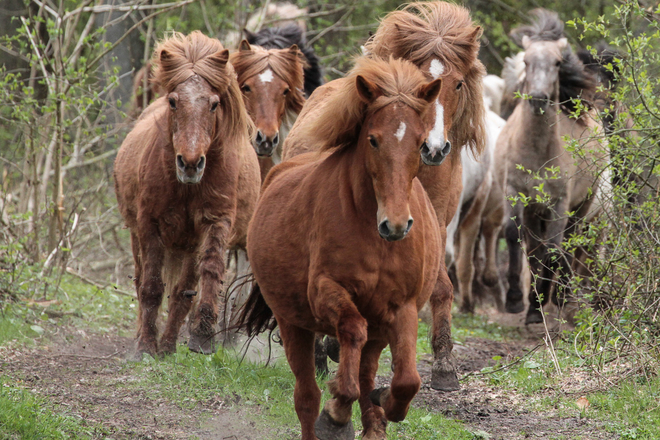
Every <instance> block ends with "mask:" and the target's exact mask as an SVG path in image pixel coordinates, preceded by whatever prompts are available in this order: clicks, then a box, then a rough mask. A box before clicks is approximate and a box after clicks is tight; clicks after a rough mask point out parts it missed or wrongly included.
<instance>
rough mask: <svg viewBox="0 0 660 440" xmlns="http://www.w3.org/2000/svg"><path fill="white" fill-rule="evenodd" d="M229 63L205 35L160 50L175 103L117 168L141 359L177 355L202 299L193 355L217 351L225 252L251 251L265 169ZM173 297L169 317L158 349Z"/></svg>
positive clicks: (176, 39)
mask: <svg viewBox="0 0 660 440" xmlns="http://www.w3.org/2000/svg"><path fill="white" fill-rule="evenodd" d="M228 59H229V53H228V51H227V50H225V49H224V48H223V47H222V44H220V42H219V41H217V40H215V39H211V38H208V37H205V36H204V35H203V34H201V33H200V32H193V33H192V34H190V35H188V36H184V35H182V34H175V35H174V36H172V37H171V38H169V39H167V40H165V41H163V42H161V43H160V44H159V45H158V46H157V47H156V50H155V54H154V62H155V64H156V66H157V67H156V72H155V81H156V84H158V85H159V86H160V87H162V89H163V90H165V91H166V93H167V94H166V95H165V96H163V97H162V98H159V99H158V100H156V101H155V102H154V103H153V104H151V105H150V106H149V107H148V108H146V109H145V110H144V112H143V113H142V116H141V117H140V119H139V120H138V121H137V123H136V125H135V128H134V129H133V130H132V131H131V132H130V133H129V135H128V136H127V137H126V139H125V140H124V143H123V144H122V146H121V148H120V150H119V153H118V155H117V160H116V161H115V190H116V193H117V201H118V202H119V209H120V211H121V214H122V216H123V217H124V220H125V221H126V225H127V226H128V227H129V228H130V230H131V245H132V248H133V257H134V259H135V288H136V289H137V293H138V298H139V309H138V336H137V349H136V352H137V354H138V355H140V354H142V353H148V354H151V355H155V354H156V353H158V352H163V353H171V352H174V351H175V350H176V340H177V336H178V333H179V330H180V328H181V324H182V323H183V321H184V319H185V318H186V315H187V314H188V312H189V311H190V309H191V306H192V304H193V299H194V297H195V295H196V293H197V290H198V289H199V290H200V291H201V292H200V295H199V296H200V300H199V304H198V306H197V310H196V312H195V314H194V316H193V317H192V318H191V337H190V340H189V342H188V345H189V347H190V348H191V349H192V350H195V351H202V352H204V353H209V352H211V351H213V349H214V344H213V342H214V335H215V327H216V324H217V321H218V311H219V310H218V296H219V295H220V293H221V292H222V290H223V286H222V284H223V280H224V276H225V264H224V258H225V250H226V249H228V248H232V247H242V248H245V245H246V232H247V225H248V222H249V220H250V217H251V215H252V212H253V211H254V207H255V206H256V201H257V197H258V194H259V186H260V181H259V168H258V166H259V165H258V163H257V158H256V154H255V153H254V150H253V149H252V147H251V146H250V139H249V130H250V127H251V122H250V120H249V117H248V115H247V112H246V111H245V107H244V105H243V99H242V97H241V92H240V90H239V88H238V82H237V81H236V79H235V73H234V71H233V68H232V67H231V65H230V64H228V62H227V61H228ZM163 277H165V281H167V282H166V283H164V282H163ZM198 283H199V288H198ZM165 287H167V293H168V298H169V317H168V320H167V324H166V327H165V331H164V333H163V335H162V338H161V340H160V344H158V343H157V340H156V337H157V329H156V317H157V315H158V309H159V307H160V304H161V302H162V298H163V293H164V292H165ZM224 311H225V310H224V304H222V303H221V304H220V315H221V316H224ZM222 324H224V323H221V325H222Z"/></svg>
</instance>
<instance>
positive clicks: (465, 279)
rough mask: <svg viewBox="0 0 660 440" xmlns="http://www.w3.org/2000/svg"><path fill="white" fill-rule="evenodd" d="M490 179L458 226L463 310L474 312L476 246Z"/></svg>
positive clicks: (457, 266)
mask: <svg viewBox="0 0 660 440" xmlns="http://www.w3.org/2000/svg"><path fill="white" fill-rule="evenodd" d="M489 191H490V181H489V180H486V181H485V182H484V183H482V184H481V186H480V187H479V190H478V191H477V193H476V195H475V197H474V201H473V202H472V206H470V208H469V209H468V212H467V213H466V215H465V218H464V219H463V221H462V222H461V224H460V225H459V227H458V233H459V234H460V238H459V251H458V258H457V259H456V275H457V277H458V287H459V292H461V312H463V313H474V296H473V294H472V280H473V278H474V247H475V243H476V242H477V239H478V238H479V229H480V228H481V216H482V214H483V211H484V207H485V205H486V201H487V198H488V192H489Z"/></svg>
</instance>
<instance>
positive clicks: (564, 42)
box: [557, 37, 568, 50]
mask: <svg viewBox="0 0 660 440" xmlns="http://www.w3.org/2000/svg"><path fill="white" fill-rule="evenodd" d="M557 46H558V47H559V50H564V49H566V48H567V47H568V38H566V37H564V38H560V39H559V40H557Z"/></svg>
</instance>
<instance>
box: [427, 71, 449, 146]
mask: <svg viewBox="0 0 660 440" xmlns="http://www.w3.org/2000/svg"><path fill="white" fill-rule="evenodd" d="M444 71H445V66H443V65H442V63H441V62H440V61H439V60H432V61H431V67H430V68H429V72H430V73H431V76H432V77H433V79H438V78H439V77H440V75H442V73H443V72H444ZM445 142H446V139H445V109H444V107H443V106H442V104H440V98H438V100H437V101H436V102H435V123H434V124H433V128H432V129H431V131H430V132H429V137H428V140H427V144H428V146H429V150H430V151H431V152H432V153H433V152H436V151H440V150H442V148H444V146H445Z"/></svg>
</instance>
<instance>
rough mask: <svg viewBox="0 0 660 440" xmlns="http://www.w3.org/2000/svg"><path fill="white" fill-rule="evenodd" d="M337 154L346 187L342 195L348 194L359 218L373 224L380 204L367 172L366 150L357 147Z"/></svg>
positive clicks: (348, 198)
mask: <svg viewBox="0 0 660 440" xmlns="http://www.w3.org/2000/svg"><path fill="white" fill-rule="evenodd" d="M335 154H336V155H337V156H338V157H337V160H338V162H337V166H338V168H339V170H340V179H341V180H340V181H341V182H344V185H345V187H344V188H343V191H342V193H348V194H346V195H347V196H348V197H347V200H351V202H352V205H353V209H354V210H355V212H356V213H357V215H358V216H360V217H364V218H367V219H369V221H371V222H373V219H374V218H375V215H376V212H377V211H378V202H377V201H376V193H375V192H374V185H373V182H372V180H371V177H370V176H369V173H368V171H367V165H366V156H365V154H364V150H363V149H362V148H360V146H359V145H356V146H354V147H348V149H347V150H345V151H341V152H338V153H335Z"/></svg>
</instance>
